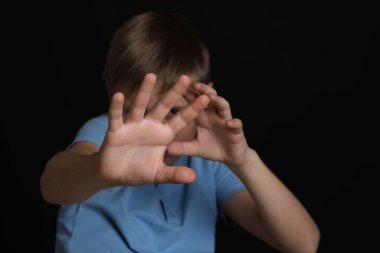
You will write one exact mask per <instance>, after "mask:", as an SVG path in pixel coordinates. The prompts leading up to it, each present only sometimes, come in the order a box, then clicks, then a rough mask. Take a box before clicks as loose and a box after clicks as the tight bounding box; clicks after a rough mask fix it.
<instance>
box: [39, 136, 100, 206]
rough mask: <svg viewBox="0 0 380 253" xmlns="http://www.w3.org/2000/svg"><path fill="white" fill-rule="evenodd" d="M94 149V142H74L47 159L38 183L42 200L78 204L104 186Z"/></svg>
mask: <svg viewBox="0 0 380 253" xmlns="http://www.w3.org/2000/svg"><path fill="white" fill-rule="evenodd" d="M98 151H99V147H98V146H97V145H95V144H94V143H91V142H78V143H76V144H75V145H74V146H73V147H72V148H70V149H68V150H65V151H61V152H59V153H57V154H55V155H54V156H53V157H52V158H50V160H49V161H48V162H47V164H46V166H45V170H44V173H43V174H42V176H41V182H40V184H41V193H42V196H43V197H44V199H45V200H47V201H48V202H51V203H54V204H70V203H78V202H81V201H84V200H86V199H87V198H89V197H90V196H91V195H93V194H94V193H96V192H98V191H99V190H101V189H103V188H106V187H107V183H106V182H105V181H103V180H101V178H100V177H99V175H98V173H97V170H96V168H97V167H98V158H99V155H98Z"/></svg>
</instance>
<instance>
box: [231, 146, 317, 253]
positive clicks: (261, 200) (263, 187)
mask: <svg viewBox="0 0 380 253" xmlns="http://www.w3.org/2000/svg"><path fill="white" fill-rule="evenodd" d="M250 153H251V155H250V156H249V157H250V162H248V163H247V164H246V165H245V166H244V167H241V168H239V169H236V170H234V171H235V173H236V174H237V175H238V176H239V178H240V179H241V180H242V181H243V183H244V184H245V186H246V188H247V191H242V192H239V193H237V194H235V196H233V197H231V199H230V200H229V202H228V203H227V204H226V206H225V211H226V213H227V214H228V215H229V216H230V217H231V218H232V219H233V220H234V221H235V222H236V223H237V224H239V225H240V226H241V227H243V228H244V229H245V230H247V231H248V232H250V233H252V234H254V235H256V236H257V237H258V238H260V239H261V240H263V241H265V242H267V243H268V244H270V245H272V246H273V247H274V248H277V249H278V250H279V251H281V252H292V253H298V252H300V253H302V252H305V253H309V252H310V253H313V252H317V249H318V244H319V236H320V235H319V229H318V227H317V226H316V224H315V223H314V221H313V219H312V218H311V217H310V215H309V214H308V212H307V211H306V210H305V208H304V207H303V206H302V204H301V203H300V202H299V201H298V200H297V199H296V197H295V196H294V195H293V194H292V193H291V192H290V191H289V190H288V189H287V187H286V186H285V185H284V184H283V183H282V182H281V181H280V180H279V179H278V178H277V177H276V176H275V175H274V174H273V173H272V172H271V171H270V170H269V169H268V167H267V166H266V165H265V164H264V163H263V162H262V161H261V159H260V158H259V156H258V155H257V154H256V152H255V151H254V150H250Z"/></svg>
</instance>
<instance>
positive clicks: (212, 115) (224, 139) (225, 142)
mask: <svg viewBox="0 0 380 253" xmlns="http://www.w3.org/2000/svg"><path fill="white" fill-rule="evenodd" d="M193 89H194V92H193V93H192V94H191V95H188V96H187V99H188V100H189V101H195V99H196V98H197V95H202V94H207V96H208V97H209V100H210V102H209V104H208V106H207V110H205V111H203V112H201V113H200V114H199V116H198V117H197V118H196V122H197V137H196V139H194V140H193V141H190V142H173V143H171V144H170V145H169V146H168V152H169V153H170V154H176V155H178V154H185V155H193V156H201V157H204V158H206V159H210V160H218V161H222V162H225V163H226V164H228V165H229V166H230V167H231V168H239V167H240V166H243V165H244V163H245V162H246V160H247V159H248V153H249V152H248V151H249V149H250V148H249V146H248V144H247V142H246V138H245V136H244V132H243V125H242V122H241V120H239V119H233V118H232V114H231V108H230V105H229V103H228V101H227V100H226V99H224V98H223V97H221V96H219V95H217V92H216V90H215V89H214V88H213V86H212V83H209V84H203V83H195V84H194V85H193Z"/></svg>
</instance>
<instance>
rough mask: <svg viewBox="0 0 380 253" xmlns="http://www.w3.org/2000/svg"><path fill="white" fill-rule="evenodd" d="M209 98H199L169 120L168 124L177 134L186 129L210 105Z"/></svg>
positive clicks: (203, 96)
mask: <svg viewBox="0 0 380 253" xmlns="http://www.w3.org/2000/svg"><path fill="white" fill-rule="evenodd" d="M208 102H209V98H208V97H207V96H206V95H201V96H199V97H198V98H197V99H196V100H195V101H194V102H193V103H192V104H191V105H189V106H187V107H186V108H184V109H182V110H181V111H179V112H178V113H176V114H175V115H174V116H173V117H171V118H170V119H169V121H168V122H166V124H168V125H169V126H170V128H171V129H173V131H174V132H175V133H177V132H178V131H179V130H181V129H182V128H184V127H185V126H186V125H187V124H189V123H190V122H191V121H192V120H194V119H195V118H196V117H197V116H198V114H199V113H200V112H202V111H203V110H204V109H205V107H206V106H207V105H208Z"/></svg>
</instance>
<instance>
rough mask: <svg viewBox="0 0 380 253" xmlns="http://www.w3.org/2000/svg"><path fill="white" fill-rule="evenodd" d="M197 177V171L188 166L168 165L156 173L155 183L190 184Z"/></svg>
mask: <svg viewBox="0 0 380 253" xmlns="http://www.w3.org/2000/svg"><path fill="white" fill-rule="evenodd" d="M195 178H196V174H195V172H194V171H193V170H192V169H190V168H188V167H183V166H178V167H177V166H167V167H165V168H163V170H161V171H160V172H159V173H158V174H157V175H156V177H155V182H154V183H157V184H162V183H174V184H188V183H192V182H193V181H194V180H195Z"/></svg>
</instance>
